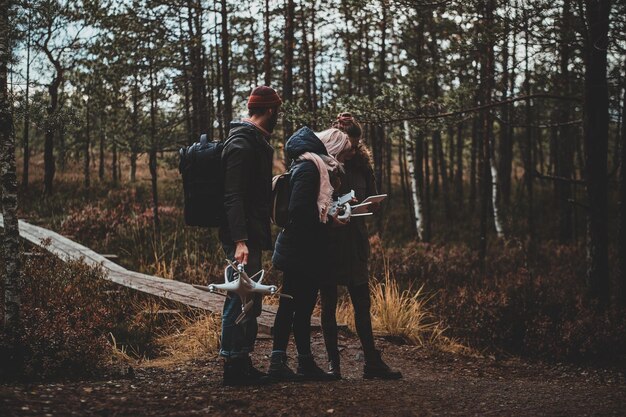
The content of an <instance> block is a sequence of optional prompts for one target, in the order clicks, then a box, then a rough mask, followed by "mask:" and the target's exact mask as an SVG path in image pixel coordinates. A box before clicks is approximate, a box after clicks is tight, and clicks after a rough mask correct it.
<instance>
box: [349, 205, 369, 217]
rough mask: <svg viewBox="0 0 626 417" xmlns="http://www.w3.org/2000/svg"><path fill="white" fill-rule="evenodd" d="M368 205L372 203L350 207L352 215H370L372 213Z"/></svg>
mask: <svg viewBox="0 0 626 417" xmlns="http://www.w3.org/2000/svg"><path fill="white" fill-rule="evenodd" d="M370 204H372V203H371V202H370V203H363V204H357V205H356V206H352V215H353V216H354V215H362V214H372V212H370Z"/></svg>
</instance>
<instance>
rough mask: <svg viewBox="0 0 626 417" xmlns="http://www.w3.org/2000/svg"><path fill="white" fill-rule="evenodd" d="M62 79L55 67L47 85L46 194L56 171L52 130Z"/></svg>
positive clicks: (50, 192)
mask: <svg viewBox="0 0 626 417" xmlns="http://www.w3.org/2000/svg"><path fill="white" fill-rule="evenodd" d="M62 80H63V72H62V70H61V69H60V66H59V68H57V69H56V73H55V76H54V79H53V80H52V82H51V83H50V84H49V85H48V93H49V94H50V103H49V105H48V108H47V114H48V121H47V123H46V135H45V140H44V154H43V161H44V178H43V184H44V188H43V193H44V195H46V196H50V195H52V185H53V183H54V174H55V172H56V166H55V160H54V131H55V123H54V116H55V114H56V112H57V107H58V104H59V86H60V85H61V82H62Z"/></svg>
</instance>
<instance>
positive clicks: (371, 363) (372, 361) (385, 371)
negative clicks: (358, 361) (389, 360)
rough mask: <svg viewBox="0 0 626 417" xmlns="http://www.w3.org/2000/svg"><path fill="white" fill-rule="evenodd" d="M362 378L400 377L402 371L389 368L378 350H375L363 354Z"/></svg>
mask: <svg viewBox="0 0 626 417" xmlns="http://www.w3.org/2000/svg"><path fill="white" fill-rule="evenodd" d="M363 378H365V379H375V378H378V379H400V378H402V373H401V372H400V371H394V370H393V369H391V368H390V367H389V366H388V365H387V364H386V363H385V362H384V361H383V359H382V358H381V357H380V352H379V351H378V350H375V351H374V352H372V353H371V354H368V355H366V356H365V365H364V366H363Z"/></svg>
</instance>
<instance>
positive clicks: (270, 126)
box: [267, 109, 278, 132]
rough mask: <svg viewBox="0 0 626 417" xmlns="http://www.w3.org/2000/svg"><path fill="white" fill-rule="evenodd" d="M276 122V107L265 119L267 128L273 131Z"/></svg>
mask: <svg viewBox="0 0 626 417" xmlns="http://www.w3.org/2000/svg"><path fill="white" fill-rule="evenodd" d="M277 124H278V109H276V111H275V112H273V113H272V117H271V118H270V119H269V120H268V121H267V130H269V131H270V132H273V131H274V128H275V127H276V125H277Z"/></svg>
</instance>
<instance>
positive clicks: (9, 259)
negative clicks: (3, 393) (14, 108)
mask: <svg viewBox="0 0 626 417" xmlns="http://www.w3.org/2000/svg"><path fill="white" fill-rule="evenodd" d="M13 14H14V3H13V1H11V0H0V197H1V198H2V216H3V222H4V226H3V227H4V233H3V234H2V258H3V259H2V260H3V264H4V269H5V271H4V273H3V274H2V275H3V276H4V283H3V286H4V306H3V307H4V328H5V329H7V330H9V331H14V330H15V329H16V328H17V326H18V323H19V316H20V286H19V279H20V257H19V256H20V250H19V249H20V246H19V237H20V232H19V226H18V221H17V175H16V169H15V134H14V131H13V114H12V113H11V101H10V97H9V88H8V84H9V83H8V68H9V63H10V61H11V58H12V35H13V33H12V23H11V16H13Z"/></svg>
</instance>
